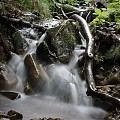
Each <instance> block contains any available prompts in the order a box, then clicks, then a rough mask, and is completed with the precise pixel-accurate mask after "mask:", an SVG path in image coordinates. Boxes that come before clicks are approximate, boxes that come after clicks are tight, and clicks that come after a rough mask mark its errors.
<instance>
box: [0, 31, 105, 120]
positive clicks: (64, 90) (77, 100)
mask: <svg viewBox="0 0 120 120" xmlns="http://www.w3.org/2000/svg"><path fill="white" fill-rule="evenodd" d="M45 36H46V33H45V34H43V35H42V37H41V38H40V40H39V42H38V43H39V44H40V42H41V41H43V40H44V39H45ZM33 43H34V44H33ZM36 43H37V42H36V41H34V42H31V44H30V47H29V50H28V52H27V54H28V53H31V52H34V50H36ZM79 48H80V47H79V46H77V47H76V48H75V50H74V53H73V57H72V58H71V60H70V62H69V63H68V64H67V65H65V64H60V63H54V64H51V65H49V66H47V67H46V69H45V72H46V74H48V76H49V77H50V79H51V81H50V83H49V85H48V86H46V88H45V89H46V91H45V93H44V94H35V95H32V96H27V95H25V94H24V93H23V89H24V85H25V81H26V80H27V73H26V69H25V65H24V62H23V60H24V56H23V57H21V56H18V55H16V54H13V57H12V59H11V60H10V62H9V63H8V65H9V66H10V67H11V68H12V69H13V70H14V71H15V73H16V76H17V78H18V84H17V85H16V88H15V89H14V91H17V92H19V93H20V94H21V95H22V96H21V99H18V100H16V101H11V100H9V99H1V96H0V99H1V103H2V102H3V101H4V102H5V104H6V105H5V104H2V105H1V110H4V111H7V110H8V109H14V110H16V111H18V112H20V113H22V114H23V116H24V119H25V120H30V119H31V118H36V117H38V118H39V117H41V118H42V117H53V118H56V117H60V118H61V119H64V120H98V119H97V118H101V116H103V115H104V114H105V111H104V110H102V109H100V108H96V107H94V106H92V102H91V98H90V97H88V96H87V95H86V83H85V81H84V80H82V79H81V77H80V76H79V74H78V71H77V62H78V60H81V59H82V54H83V53H84V51H85V50H83V49H79ZM25 56H26V55H25ZM101 120H102V118H101Z"/></svg>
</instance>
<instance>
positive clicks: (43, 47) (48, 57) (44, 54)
mask: <svg viewBox="0 0 120 120" xmlns="http://www.w3.org/2000/svg"><path fill="white" fill-rule="evenodd" d="M36 54H37V56H38V58H39V60H40V61H41V62H42V63H44V62H45V63H48V64H50V63H53V62H54V61H56V60H57V57H56V56H55V54H53V53H52V52H51V51H50V50H49V47H48V45H47V44H46V42H42V43H41V44H40V45H39V46H38V47H37V50H36Z"/></svg>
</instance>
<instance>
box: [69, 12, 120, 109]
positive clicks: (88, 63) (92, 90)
mask: <svg viewBox="0 0 120 120" xmlns="http://www.w3.org/2000/svg"><path fill="white" fill-rule="evenodd" d="M71 18H73V19H75V20H77V21H78V22H79V24H80V26H81V27H82V30H83V35H84V38H85V39H86V43H87V46H86V53H85V79H86V83H87V95H90V96H92V97H95V98H98V99H100V100H102V101H104V102H108V103H110V104H112V105H114V107H120V99H119V98H117V97H113V96H112V95H110V94H107V93H104V92H99V91H98V90H97V88H96V85H95V80H94V76H93V54H94V38H93V37H92V34H91V33H90V30H89V27H88V25H87V22H86V21H85V20H84V19H83V18H82V17H80V16H79V15H77V14H74V15H73V16H72V17H71Z"/></svg>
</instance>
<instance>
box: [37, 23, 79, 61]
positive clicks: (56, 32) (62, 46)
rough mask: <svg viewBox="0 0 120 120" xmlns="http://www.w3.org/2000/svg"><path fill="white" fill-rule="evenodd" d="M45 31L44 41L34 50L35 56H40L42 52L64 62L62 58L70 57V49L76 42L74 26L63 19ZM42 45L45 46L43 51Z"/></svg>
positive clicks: (71, 49) (45, 59)
mask: <svg viewBox="0 0 120 120" xmlns="http://www.w3.org/2000/svg"><path fill="white" fill-rule="evenodd" d="M46 33H47V37H46V38H45V40H44V42H45V43H42V45H41V44H40V45H39V46H38V48H37V50H36V54H37V56H38V57H39V58H42V57H43V56H44V53H45V55H46V56H49V55H54V56H57V57H56V58H57V59H60V61H61V62H63V63H65V62H64V60H66V58H71V55H72V51H73V49H74V48H75V46H76V44H77V43H78V41H77V38H78V37H77V35H76V31H75V27H74V26H73V25H72V24H70V23H69V21H64V22H63V23H62V24H61V25H59V26H57V27H54V28H50V29H48V30H47V32H46ZM43 46H44V48H45V49H44V51H42V49H43ZM48 51H49V52H48ZM42 52H43V53H42ZM41 54H43V55H41ZM61 55H62V57H61ZM41 56H42V57H41ZM66 56H67V57H66ZM64 57H65V58H64ZM61 58H62V59H61ZM47 60H48V57H46V58H44V59H43V61H47ZM67 61H69V60H67Z"/></svg>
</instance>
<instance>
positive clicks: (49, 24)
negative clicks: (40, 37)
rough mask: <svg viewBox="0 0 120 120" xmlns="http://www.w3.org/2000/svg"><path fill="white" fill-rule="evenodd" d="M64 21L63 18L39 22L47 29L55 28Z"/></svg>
mask: <svg viewBox="0 0 120 120" xmlns="http://www.w3.org/2000/svg"><path fill="white" fill-rule="evenodd" d="M61 23H62V20H58V19H54V18H53V19H45V20H43V21H41V22H40V23H39V24H40V25H41V26H43V27H45V28H47V29H50V28H54V27H57V26H59V25H60V24H61Z"/></svg>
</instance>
